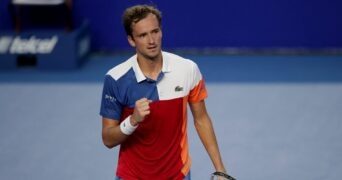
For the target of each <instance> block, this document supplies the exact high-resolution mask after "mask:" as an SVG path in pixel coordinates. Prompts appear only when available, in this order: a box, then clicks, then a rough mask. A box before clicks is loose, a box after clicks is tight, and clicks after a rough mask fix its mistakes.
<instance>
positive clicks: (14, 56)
mask: <svg viewBox="0 0 342 180" xmlns="http://www.w3.org/2000/svg"><path fill="white" fill-rule="evenodd" d="M13 2H14V1H13ZM13 2H12V1H11V0H1V1H0V179H6V180H24V179H25V180H26V179H36V180H43V179H56V180H57V179H73V180H74V179H75V180H78V179H79V180H81V179H82V180H84V179H113V178H114V176H115V169H116V163H117V155H118V154H117V152H118V148H114V149H111V150H109V149H106V148H105V146H104V145H103V144H102V140H101V117H100V116H99V114H98V113H99V109H100V97H101V93H102V83H103V78H104V75H105V74H106V72H107V71H108V70H109V69H110V68H112V67H113V66H115V65H117V64H119V63H121V62H123V61H124V60H126V59H127V58H129V57H130V56H132V55H133V54H134V49H132V48H131V47H130V46H129V44H128V43H127V39H126V34H125V33H124V29H123V27H122V23H121V16H122V12H123V11H124V9H125V8H127V7H129V6H131V5H135V4H142V3H143V4H153V5H155V6H157V7H158V8H159V9H160V10H161V11H162V13H163V20H162V28H163V29H162V30H163V47H164V48H163V50H166V51H171V52H174V53H177V54H179V55H182V56H184V57H186V58H189V59H192V60H193V61H195V62H196V63H197V64H198V65H199V67H200V69H201V72H202V74H203V76H204V78H205V81H206V84H207V89H208V92H209V98H208V99H207V100H206V104H207V108H208V111H209V113H210V116H211V118H212V120H213V123H214V126H215V129H216V136H217V138H218V141H219V144H220V149H221V153H222V156H223V159H224V162H225V164H226V166H227V169H228V171H229V173H230V174H231V175H232V176H235V177H236V178H237V179H241V180H249V179H254V180H261V179H277V180H285V179H289V178H292V179H300V180H302V179H325V180H339V179H341V178H342V171H341V169H342V153H341V152H342V143H341V140H340V139H341V137H342V120H341V119H342V21H341V18H342V9H341V7H342V1H338V0H325V1H324V0H310V1H309V0H296V1H295V0H279V1H271V0H258V1H252V0H240V1H229V0H215V1H195V0H187V1H180V0H173V1H162V0H154V1H151V0H149V1H147V0H145V1H143V0H132V1H121V0H97V1H96V2H95V1H90V0H73V1H72V2H71V5H68V4H67V5H65V6H64V4H63V5H61V6H59V7H54V5H44V6H41V5H38V7H34V6H35V5H25V4H24V5H23V4H15V3H13ZM43 7H45V8H43ZM47 9H48V10H47ZM68 13H69V14H68ZM68 18H70V19H68ZM192 124H193V123H192V118H191V116H189V140H190V154H191V156H192V163H193V165H192V168H191V175H192V179H195V180H197V179H198V180H202V179H203V180H204V179H209V176H210V173H212V172H213V171H214V169H213V167H212V165H211V162H210V160H209V158H208V156H207V154H206V152H205V151H204V148H203V147H202V145H201V143H200V141H199V138H198V137H197V134H196V132H195V130H194V127H193V125H192Z"/></svg>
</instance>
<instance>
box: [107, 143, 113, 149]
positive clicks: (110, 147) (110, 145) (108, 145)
mask: <svg viewBox="0 0 342 180" xmlns="http://www.w3.org/2000/svg"><path fill="white" fill-rule="evenodd" d="M104 145H105V146H106V147H107V148H108V149H112V148H113V147H115V146H114V145H112V144H105V143H104Z"/></svg>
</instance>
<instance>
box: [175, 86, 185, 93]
mask: <svg viewBox="0 0 342 180" xmlns="http://www.w3.org/2000/svg"><path fill="white" fill-rule="evenodd" d="M180 91H183V87H181V86H176V87H175V92H180Z"/></svg>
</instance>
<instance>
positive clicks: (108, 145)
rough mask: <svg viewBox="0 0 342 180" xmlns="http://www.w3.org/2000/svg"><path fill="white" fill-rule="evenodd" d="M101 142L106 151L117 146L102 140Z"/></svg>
mask: <svg viewBox="0 0 342 180" xmlns="http://www.w3.org/2000/svg"><path fill="white" fill-rule="evenodd" d="M102 142H103V144H104V145H105V146H106V147H107V148H108V149H112V148H113V147H115V146H117V144H114V143H113V142H109V141H108V140H106V139H102Z"/></svg>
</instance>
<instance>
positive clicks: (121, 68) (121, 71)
mask: <svg viewBox="0 0 342 180" xmlns="http://www.w3.org/2000/svg"><path fill="white" fill-rule="evenodd" d="M134 58H135V55H134V56H132V57H131V58H129V59H128V60H126V61H124V62H122V63H121V64H119V65H117V66H115V67H113V68H112V69H110V70H109V71H108V72H107V73H106V75H107V76H111V77H112V78H113V79H115V80H118V79H119V78H120V77H122V76H123V75H125V74H126V73H127V72H128V71H129V70H130V69H131V68H132V66H133V60H134Z"/></svg>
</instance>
